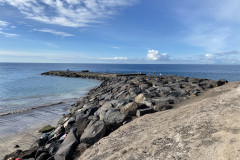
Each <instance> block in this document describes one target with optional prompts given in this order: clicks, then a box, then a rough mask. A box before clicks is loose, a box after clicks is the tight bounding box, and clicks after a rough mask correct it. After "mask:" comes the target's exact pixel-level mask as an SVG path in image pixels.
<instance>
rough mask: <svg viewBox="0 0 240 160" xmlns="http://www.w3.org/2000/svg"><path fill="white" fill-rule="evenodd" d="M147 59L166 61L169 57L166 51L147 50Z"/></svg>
mask: <svg viewBox="0 0 240 160" xmlns="http://www.w3.org/2000/svg"><path fill="white" fill-rule="evenodd" d="M147 59H148V60H153V61H167V60H169V57H168V54H167V53H162V54H160V53H159V52H158V51H157V50H148V53H147Z"/></svg>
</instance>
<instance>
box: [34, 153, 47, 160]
mask: <svg viewBox="0 0 240 160" xmlns="http://www.w3.org/2000/svg"><path fill="white" fill-rule="evenodd" d="M49 157H50V155H49V154H48V153H47V152H43V153H41V154H40V155H39V156H38V157H37V158H36V160H46V159H48V158H49Z"/></svg>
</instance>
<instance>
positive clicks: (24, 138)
mask: <svg viewBox="0 0 240 160" xmlns="http://www.w3.org/2000/svg"><path fill="white" fill-rule="evenodd" d="M57 121H58V119H53V120H52V121H49V122H48V123H46V122H44V123H40V124H38V125H35V126H32V127H30V128H28V129H26V130H22V131H20V132H19V133H17V134H14V135H11V136H10V137H8V136H4V137H0V143H1V145H0V159H3V158H4V156H5V155H7V154H10V153H12V152H14V151H16V150H17V149H21V150H27V149H29V148H30V147H31V146H32V144H33V143H34V142H35V141H36V140H38V139H39V138H40V137H41V136H42V135H43V134H42V133H40V132H39V129H41V128H42V127H44V126H45V125H51V126H56V125H57ZM16 145H19V148H15V146H16Z"/></svg>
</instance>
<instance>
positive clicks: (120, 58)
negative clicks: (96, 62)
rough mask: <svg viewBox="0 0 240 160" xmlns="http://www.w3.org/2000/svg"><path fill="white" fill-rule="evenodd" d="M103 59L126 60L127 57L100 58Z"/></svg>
mask: <svg viewBox="0 0 240 160" xmlns="http://www.w3.org/2000/svg"><path fill="white" fill-rule="evenodd" d="M102 59H103V60H128V57H108V58H102Z"/></svg>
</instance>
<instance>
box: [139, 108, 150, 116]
mask: <svg viewBox="0 0 240 160" xmlns="http://www.w3.org/2000/svg"><path fill="white" fill-rule="evenodd" d="M149 113H154V110H153V109H151V108H146V109H139V110H137V114H136V115H137V117H141V116H143V115H145V114H149Z"/></svg>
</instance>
